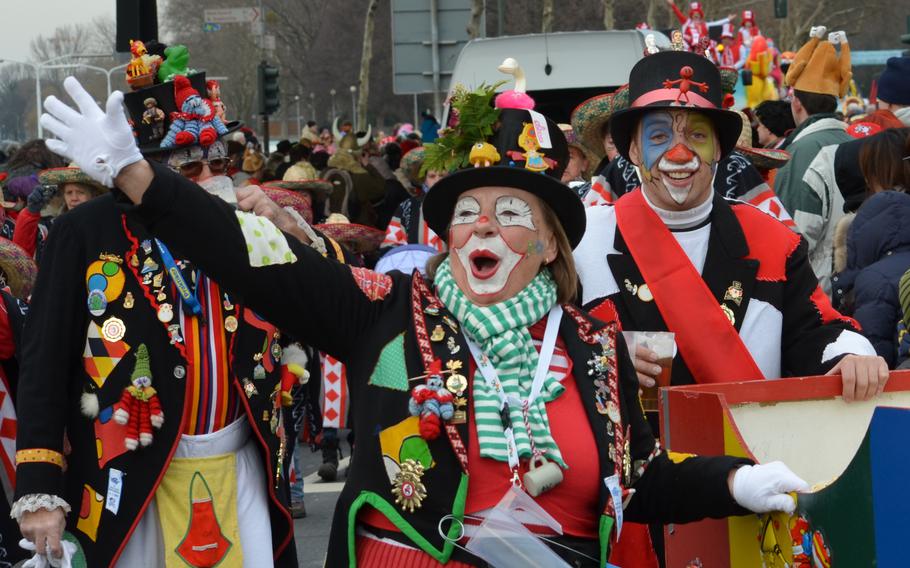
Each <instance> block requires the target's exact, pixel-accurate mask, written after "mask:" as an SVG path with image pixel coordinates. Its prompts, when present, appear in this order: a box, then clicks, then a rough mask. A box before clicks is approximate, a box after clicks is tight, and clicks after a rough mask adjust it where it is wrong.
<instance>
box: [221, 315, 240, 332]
mask: <svg viewBox="0 0 910 568" xmlns="http://www.w3.org/2000/svg"><path fill="white" fill-rule="evenodd" d="M238 325H239V324H238V323H237V318H235V317H234V316H228V317H226V318H224V329H226V330H227V331H228V333H234V332H235V331H237V327H238Z"/></svg>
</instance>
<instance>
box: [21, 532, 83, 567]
mask: <svg viewBox="0 0 910 568" xmlns="http://www.w3.org/2000/svg"><path fill="white" fill-rule="evenodd" d="M60 546H61V547H62V548H63V557H62V558H54V557H53V556H51V553H50V547H48V548H47V550H46V551H45V553H44V554H38V553H37V552H35V544H34V543H33V542H31V541H29V540H26V539H24V538H23V539H22V540H20V541H19V547H20V548H24V549H25V550H27V551H29V552H35V555H34V556H32V557H31V558H29V559H28V560H27V561H26V562H25V564H23V565H22V568H48V567H52V568H71V567H72V565H73V555H75V554H76V545H75V544H73V543H71V542H70V541H68V540H61V541H60Z"/></svg>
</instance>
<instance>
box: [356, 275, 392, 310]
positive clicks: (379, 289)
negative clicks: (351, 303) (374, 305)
mask: <svg viewBox="0 0 910 568" xmlns="http://www.w3.org/2000/svg"><path fill="white" fill-rule="evenodd" d="M351 274H352V275H353V276H354V282H357V286H358V287H359V288H360V291H361V292H363V294H364V295H365V296H366V297H367V298H369V300H370V301H371V302H376V301H379V300H382V299H384V298H385V297H386V296H388V295H389V292H391V291H392V278H391V277H390V276H389V275H388V274H380V273H379V272H374V271H372V270H369V269H366V268H351Z"/></svg>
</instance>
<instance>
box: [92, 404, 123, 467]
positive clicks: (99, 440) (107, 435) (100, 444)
mask: <svg viewBox="0 0 910 568" xmlns="http://www.w3.org/2000/svg"><path fill="white" fill-rule="evenodd" d="M113 417H114V407H113V406H108V407H107V408H105V409H103V410H101V412H99V413H98V418H96V419H95V451H96V453H97V455H98V468H99V469H100V468H104V466H105V465H107V462H109V461H111V460H112V459H114V458H116V457H117V456H121V455H123V454H125V453H126V451H127V450H126V432H127V429H128V427H127V425H126V424H118V423H117V422H116V421H115V420H114V419H113Z"/></svg>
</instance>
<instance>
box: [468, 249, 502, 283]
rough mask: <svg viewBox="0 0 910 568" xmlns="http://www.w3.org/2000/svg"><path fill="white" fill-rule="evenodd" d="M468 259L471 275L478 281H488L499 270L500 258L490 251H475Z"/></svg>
mask: <svg viewBox="0 0 910 568" xmlns="http://www.w3.org/2000/svg"><path fill="white" fill-rule="evenodd" d="M468 259H469V260H470V263H471V273H472V274H473V275H474V278H477V279H478V280H487V279H488V278H490V277H492V276H493V275H494V274H496V271H497V270H499V264H500V258H499V257H498V256H496V255H495V254H493V253H492V252H490V251H488V250H475V251H474V252H472V253H471V254H470V256H469V257H468Z"/></svg>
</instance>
